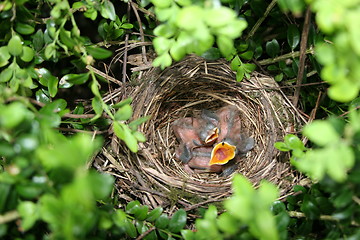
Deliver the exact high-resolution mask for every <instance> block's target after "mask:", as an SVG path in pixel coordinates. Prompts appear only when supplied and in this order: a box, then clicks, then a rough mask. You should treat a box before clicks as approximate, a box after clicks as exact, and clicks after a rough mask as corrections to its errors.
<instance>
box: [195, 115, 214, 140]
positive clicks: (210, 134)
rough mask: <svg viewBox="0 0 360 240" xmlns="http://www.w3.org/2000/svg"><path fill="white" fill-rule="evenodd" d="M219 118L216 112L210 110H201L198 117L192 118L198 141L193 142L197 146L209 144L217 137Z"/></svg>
mask: <svg viewBox="0 0 360 240" xmlns="http://www.w3.org/2000/svg"><path fill="white" fill-rule="evenodd" d="M218 124H219V120H218V117H217V116H216V114H215V113H214V112H212V111H210V110H202V111H201V114H200V116H199V117H198V118H194V121H193V127H194V128H195V129H196V131H197V133H198V135H199V138H200V140H201V141H200V142H194V143H195V144H196V145H198V146H211V145H213V144H214V142H215V141H216V140H217V139H218V137H219V128H218V126H217V125H218Z"/></svg>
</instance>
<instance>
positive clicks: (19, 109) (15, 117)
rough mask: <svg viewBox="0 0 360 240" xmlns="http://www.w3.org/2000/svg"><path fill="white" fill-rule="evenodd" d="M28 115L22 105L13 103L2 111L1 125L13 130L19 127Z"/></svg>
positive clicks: (0, 116)
mask: <svg viewBox="0 0 360 240" xmlns="http://www.w3.org/2000/svg"><path fill="white" fill-rule="evenodd" d="M28 114H29V113H28V111H27V109H26V107H25V106H24V105H23V104H22V103H20V102H12V103H10V104H8V105H7V106H4V107H3V108H2V109H1V115H0V124H1V126H2V127H4V128H5V129H12V128H14V127H16V126H17V125H19V124H20V123H21V122H22V121H23V120H24V119H25V117H26V116H27V115H28Z"/></svg>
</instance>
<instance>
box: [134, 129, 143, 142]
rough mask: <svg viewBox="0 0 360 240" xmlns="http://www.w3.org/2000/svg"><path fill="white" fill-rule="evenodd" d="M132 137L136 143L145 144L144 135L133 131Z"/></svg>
mask: <svg viewBox="0 0 360 240" xmlns="http://www.w3.org/2000/svg"><path fill="white" fill-rule="evenodd" d="M133 135H134V137H135V138H136V140H137V141H138V142H145V141H146V137H145V136H144V134H142V133H141V132H139V131H135V132H133Z"/></svg>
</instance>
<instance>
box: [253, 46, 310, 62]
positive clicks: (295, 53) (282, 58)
mask: <svg viewBox="0 0 360 240" xmlns="http://www.w3.org/2000/svg"><path fill="white" fill-rule="evenodd" d="M305 53H306V54H309V53H311V54H314V53H315V52H314V49H313V48H312V47H310V48H309V49H307V50H306V52H305ZM299 56H300V52H299V51H298V52H291V53H287V54H284V55H281V56H278V57H276V58H268V59H264V60H261V61H259V62H258V63H259V64H260V65H269V64H273V63H276V62H280V61H283V60H286V59H288V58H296V57H299Z"/></svg>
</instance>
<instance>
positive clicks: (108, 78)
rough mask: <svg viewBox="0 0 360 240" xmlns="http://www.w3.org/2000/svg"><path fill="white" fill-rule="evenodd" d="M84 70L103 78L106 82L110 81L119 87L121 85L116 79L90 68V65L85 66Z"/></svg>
mask: <svg viewBox="0 0 360 240" xmlns="http://www.w3.org/2000/svg"><path fill="white" fill-rule="evenodd" d="M86 69H87V70H89V71H93V72H94V73H95V74H96V75H99V76H100V77H103V78H105V79H106V80H109V81H111V82H113V83H116V84H118V85H120V86H121V85H122V83H121V82H120V81H119V80H117V79H116V78H113V77H111V76H109V75H108V74H105V73H103V72H102V71H100V70H98V69H96V68H94V67H92V66H90V65H87V66H86Z"/></svg>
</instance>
